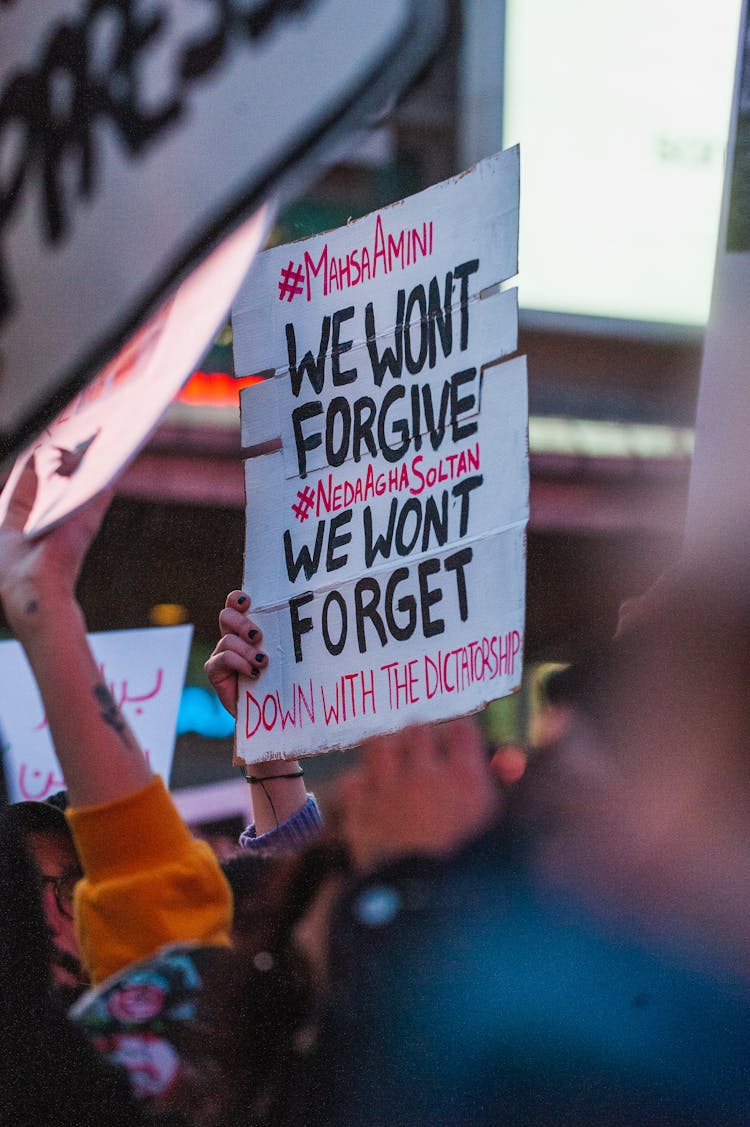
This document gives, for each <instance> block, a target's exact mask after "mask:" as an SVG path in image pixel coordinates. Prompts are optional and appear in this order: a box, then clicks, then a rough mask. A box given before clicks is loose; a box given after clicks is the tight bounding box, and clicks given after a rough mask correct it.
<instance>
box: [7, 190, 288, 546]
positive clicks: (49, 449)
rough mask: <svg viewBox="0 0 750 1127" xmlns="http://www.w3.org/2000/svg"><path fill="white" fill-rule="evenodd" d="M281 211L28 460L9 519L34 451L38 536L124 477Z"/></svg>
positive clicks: (131, 350)
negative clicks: (123, 472)
mask: <svg viewBox="0 0 750 1127" xmlns="http://www.w3.org/2000/svg"><path fill="white" fill-rule="evenodd" d="M272 215H273V208H272V207H271V206H270V205H263V206H262V207H260V208H259V209H258V211H257V212H256V213H255V214H254V215H253V216H251V218H250V219H247V220H245V222H244V223H243V224H241V226H240V227H239V228H238V229H237V230H236V231H233V232H232V234H231V235H229V236H228V237H227V238H226V239H225V240H224V242H223V243H222V244H221V246H220V247H218V248H217V249H216V250H215V251H213V253H212V254H210V255H209V256H208V258H206V260H205V261H204V262H202V263H201V264H200V266H198V267H196V269H195V270H194V271H193V272H192V274H191V275H190V277H189V278H187V279H186V280H185V281H184V282H183V283H182V285H181V286H180V287H179V288H178V290H177V292H176V293H175V294H174V295H173V296H172V297H170V298H169V299H168V300H167V301H165V302H164V304H163V305H162V307H161V309H159V310H158V312H157V313H155V314H154V316H153V317H151V318H150V319H149V320H148V321H147V322H146V324H145V325H143V326H142V328H141V329H140V330H139V331H138V332H137V333H136V334H135V336H134V337H133V338H132V339H131V340H130V341H129V342H128V343H127V344H126V345H125V347H124V348H122V349H121V350H120V352H119V353H118V354H117V356H115V358H114V359H113V360H111V361H110V363H109V364H107V365H106V367H105V368H104V369H103V370H102V371H101V372H100V373H99V375H98V376H97V377H96V378H95V379H94V380H92V381H91V383H90V384H88V386H87V387H85V388H84V390H83V391H82V392H80V393H79V394H78V395H77V396H76V397H75V398H74V399H73V400H72V402H70V403H69V404H68V405H67V407H65V408H63V410H62V412H61V413H60V414H59V415H58V417H57V418H56V419H55V420H54V421H53V422H52V423H51V424H50V425H49V426H48V427H47V428H46V429H45V430H43V431H42V433H41V434H40V435H38V436H37V437H36V438H35V439H34V441H33V442H32V443H31V444H30V445H29V446H28V447H27V449H26V450H24V451H23V452H22V453H21V454H20V455H19V456H18V458H17V459H16V463H15V465H14V467H13V469H12V470H11V473H10V475H9V477H8V481H7V484H6V487H5V489H4V490H3V493H2V494H1V495H0V520H2V519H3V517H4V516H5V513H6V511H7V508H8V502H9V500H10V497H11V494H12V492H13V488H14V486H15V484H16V481H17V480H18V477H19V476H20V474H21V472H22V470H23V467H24V466H25V464H26V462H27V460H28V459H29V457H31V455H33V456H34V464H35V468H36V474H37V493H36V498H35V501H34V505H33V506H32V509H31V512H30V513H29V516H28V519H27V521H26V525H25V526H24V531H25V532H26V533H27V535H29V536H38V535H40V534H41V533H42V532H45V531H46V530H47V529H49V528H52V527H53V526H54V525H55V524H59V522H60V521H62V520H64V519H65V517H66V516H69V515H70V513H72V512H74V511H75V510H76V509H77V508H79V507H80V506H81V505H83V504H85V503H86V501H88V500H90V498H91V497H93V496H95V494H97V493H98V492H99V491H100V490H101V489H104V488H106V486H108V485H109V484H110V483H111V482H112V481H114V479H115V478H116V477H117V475H118V474H119V473H120V472H121V471H122V470H123V469H124V467H125V466H126V465H127V464H128V462H130V461H131V459H132V458H134V457H135V455H136V454H137V453H138V451H139V450H140V449H141V447H142V446H143V444H144V443H145V442H146V440H147V439H148V437H149V435H150V434H151V432H152V431H153V429H154V427H156V426H157V424H158V422H159V420H160V419H161V417H162V415H163V414H164V412H165V411H166V409H167V407H168V406H169V404H170V402H171V400H172V399H173V398H174V396H175V395H176V394H177V392H178V391H179V390H180V388H181V387H182V385H183V383H184V382H185V380H186V378H187V377H188V376H189V374H190V373H191V372H192V370H193V368H194V367H195V365H196V364H197V363H198V361H199V360H200V358H201V356H202V355H203V354H204V352H205V350H206V347H207V345H208V343H209V342H210V341H211V339H212V338H213V336H214V335H215V334H216V332H217V330H218V328H219V327H220V325H221V323H222V322H223V320H224V318H225V317H226V314H227V311H228V309H229V306H230V303H231V301H232V297H233V296H234V293H235V291H236V290H237V287H238V286H239V284H240V282H241V280H242V278H243V277H244V276H245V275H246V274H247V269H248V266H249V264H250V263H251V262H252V260H253V258H254V256H255V254H256V253H257V252H258V250H259V249H260V247H261V246H262V244H263V242H264V241H265V237H266V234H267V233H268V227H269V223H270V220H271V217H272Z"/></svg>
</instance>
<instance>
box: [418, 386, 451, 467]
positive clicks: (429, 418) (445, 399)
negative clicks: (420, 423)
mask: <svg viewBox="0 0 750 1127" xmlns="http://www.w3.org/2000/svg"><path fill="white" fill-rule="evenodd" d="M450 399H451V385H450V381H449V380H446V381H445V383H444V384H443V389H442V391H441V392H440V415H439V417H438V420H437V422H436V421H435V410H434V407H433V404H432V387H431V386H430V384H428V383H426V384H422V400H423V402H424V421H425V427H426V429H427V433H428V434H429V436H430V443H431V444H432V449H433V450H437V449H438V447H439V446H440V444H441V443H442V441H443V439H444V438H445V424H446V422H447V419H448V405H449V403H450Z"/></svg>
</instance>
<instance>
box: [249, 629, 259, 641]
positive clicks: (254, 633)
mask: <svg viewBox="0 0 750 1127" xmlns="http://www.w3.org/2000/svg"><path fill="white" fill-rule="evenodd" d="M247 636H248V638H249V639H250V641H251V642H254V641H255V639H256V638H257V637H258V631H257V630H250V631H249V632H248V635H247Z"/></svg>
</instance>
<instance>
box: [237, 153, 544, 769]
mask: <svg viewBox="0 0 750 1127" xmlns="http://www.w3.org/2000/svg"><path fill="white" fill-rule="evenodd" d="M517 231H518V150H517V149H512V150H509V151H508V152H505V153H500V154H498V155H497V156H495V157H492V158H489V159H488V160H486V161H482V162H480V163H479V164H478V165H476V166H475V167H474V168H473V169H472V170H470V171H469V172H467V173H465V174H463V175H462V176H459V177H456V178H454V179H453V180H450V181H447V182H445V183H443V184H439V185H436V186H435V187H433V188H430V189H428V190H427V191H425V192H422V193H420V194H419V195H416V196H413V197H411V198H410V199H408V200H402V201H400V203H398V204H396V205H393V206H391V207H390V208H386V209H384V210H382V211H380V212H377V213H374V214H372V215H369V216H366V217H365V218H363V219H361V220H358V221H357V222H355V223H351V224H349V225H348V226H347V227H345V228H341V229H339V230H337V231H333V232H329V233H328V234H325V235H320V236H316V237H315V238H313V239H309V240H306V241H304V242H300V243H294V244H291V245H288V246H285V247H278V248H274V249H273V250H271V251H267V252H265V253H264V254H263V255H261V256H260V257H259V259H258V262H257V270H255V271H254V272H253V275H252V276H251V277H250V278H249V279H248V280H247V283H246V284H244V285H243V287H242V288H241V290H240V292H239V293H238V295H237V299H236V301H235V304H234V307H233V326H234V341H235V368H236V370H237V372H238V374H242V375H244V374H249V373H250V372H253V371H259V370H261V369H268V368H273V369H274V372H275V374H274V376H273V377H271V378H269V379H267V380H266V381H264V382H263V383H261V384H258V385H256V386H254V387H249V388H246V389H243V392H242V393H241V397H240V403H241V416H242V436H243V446H244V447H245V448H246V449H247V452H248V453H249V454H250V456H249V457H248V459H247V461H246V463H245V467H246V469H245V474H246V497H247V534H246V546H245V577H244V583H245V586H246V589H247V590H248V592H249V593H250V594H251V597H252V600H253V611H252V613H253V616H254V618H255V619H256V620H257V622H258V624H259V625H260V626H261V627H262V629H263V648H264V650H265V651H266V652H267V653H268V655H269V657H270V667H269V668H268V670H266V671H265V672H264V673H263V677H262V679H261V680H260V681H259V682H256V681H252V680H250V679H244V680H241V682H240V695H239V708H238V720H237V728H236V739H235V751H236V756H237V757H238V759H240V760H242V761H244V762H257V761H259V760H262V759H266V758H276V757H280V756H290V755H310V754H314V753H316V752H319V751H326V750H331V749H334V748H337V747H348V746H351V745H353V744H355V743H357V742H359V741H360V740H361V739H362V738H364V737H365V736H366V735H370V734H374V733H377V732H386V731H391V730H394V729H395V728H398V727H402V726H404V725H405V724H410V723H417V722H423V721H428V720H438V719H444V718H447V717H449V716H455V715H460V714H462V713H466V712H470V711H474V710H476V709H478V708H480V707H481V706H482V705H483V704H485V703H486V702H488V701H489V700H492V699H495V698H497V697H500V696H504V695H506V694H507V693H509V692H512V691H514V690H515V689H516V688H517V687H518V685H519V682H520V678H521V662H522V649H523V631H524V586H525V528H526V523H527V520H528V438H527V435H528V404H527V392H526V370H525V361H524V359H523V358H521V357H515V358H513V359H509V360H505V361H504V362H502V363H499V362H498V361H499V360H500V359H501V358H503V357H508V356H511V354H513V353H514V352H515V351H516V349H517V324H518V310H517V301H516V291H515V290H507V291H504V290H501V288H500V284H501V283H502V282H503V281H505V280H506V279H508V278H510V277H512V276H513V275H514V274H515V273H516V268H517Z"/></svg>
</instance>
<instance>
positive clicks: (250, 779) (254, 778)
mask: <svg viewBox="0 0 750 1127" xmlns="http://www.w3.org/2000/svg"><path fill="white" fill-rule="evenodd" d="M304 773H305V772H304V771H303V770H302V768H301V767H300V769H299V771H291V772H290V773H289V774H288V775H245V782H247V783H250V785H251V786H252V785H253V784H254V783H260V785H261V786H262V785H263V783H267V782H268V781H269V779H301V778H302V776H303V775H304Z"/></svg>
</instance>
